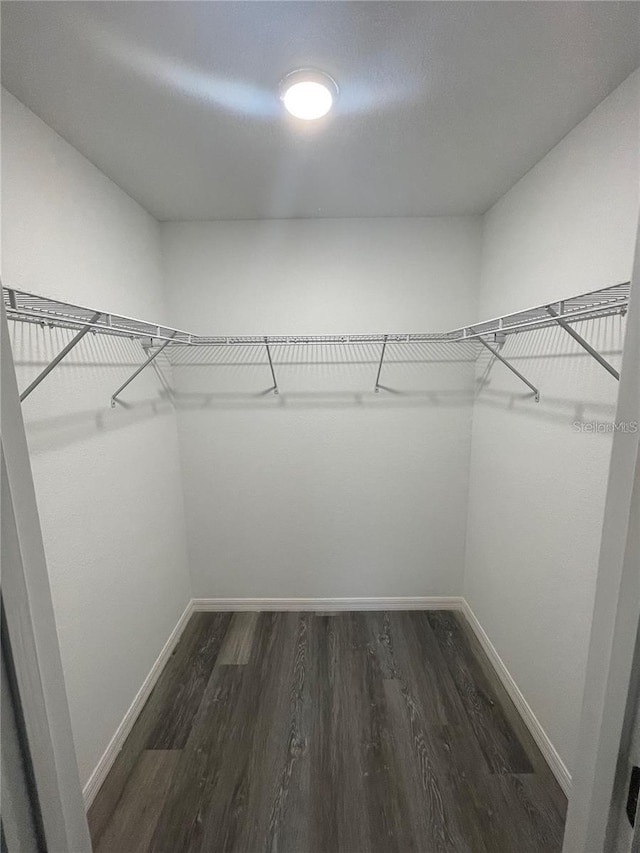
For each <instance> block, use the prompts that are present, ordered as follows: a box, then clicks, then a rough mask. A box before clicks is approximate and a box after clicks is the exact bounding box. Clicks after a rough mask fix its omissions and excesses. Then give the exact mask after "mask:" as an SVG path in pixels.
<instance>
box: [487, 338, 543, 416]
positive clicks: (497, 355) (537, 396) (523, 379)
mask: <svg viewBox="0 0 640 853" xmlns="http://www.w3.org/2000/svg"><path fill="white" fill-rule="evenodd" d="M476 340H478V341H480V343H481V344H482V346H483V347H486V348H487V349H488V350H489V352H490V353H493V355H494V356H495V358H497V359H498V361H501V362H502V363H503V364H504V366H505V367H508V368H509V370H510V371H511V372H512V373H515V375H516V376H517V377H518V379H520V381H521V382H524V384H525V385H528V386H529V388H531V390H532V391H533V399H534V400H535V401H536V403H539V402H540V391H538V389H537V388H536V386H535V385H532V384H531V382H529V380H528V379H527V378H526V377H524V376H523V375H522V374H521V373H520V371H519V370H517V369H516V368H515V367H514V366H513V365H512V364H510V362H508V361H507V359H506V358H505V357H504V356H503V355H500V353H499V352H498V350H497V349H494V348H493V347H492V346H490V344H488V343H487V342H486V341H485V339H484V338H482V337H478V338H476Z"/></svg>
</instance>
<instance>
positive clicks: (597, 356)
mask: <svg viewBox="0 0 640 853" xmlns="http://www.w3.org/2000/svg"><path fill="white" fill-rule="evenodd" d="M559 308H560V312H561V313H562V309H563V305H562V303H560V305H559ZM547 311H548V312H549V314H550V316H551V317H553V319H554V320H555V322H556V323H557V324H558V325H559V326H560V327H561V328H563V329H564V330H565V332H566V333H567V334H568V335H571V337H572V338H573V339H574V341H577V342H578V343H579V344H580V346H581V347H582V349H584V350H586V351H587V352H588V353H589V355H590V356H592V358H595V360H596V361H597V362H598V364H601V365H602V366H603V367H604V369H605V370H606V371H607V372H608V373H610V374H611V375H612V376H613V378H614V379H617V380H618V381H620V374H619V373H618V371H617V370H616V369H615V367H614V366H613V365H612V364H609V362H608V361H607V359H606V358H604V357H603V356H601V355H600V353H599V352H598V351H597V350H596V349H594V348H593V347H592V346H591V344H590V343H589V342H588V341H585V339H584V338H583V337H582V335H579V334H578V332H576V330H575V329H572V328H571V326H570V325H569V324H568V323H567V322H566V321H565V320H564V319H563V318H562V317H561V316H560V314H558V313H556V311H554V309H553V308H552V307H551V306H550V305H547Z"/></svg>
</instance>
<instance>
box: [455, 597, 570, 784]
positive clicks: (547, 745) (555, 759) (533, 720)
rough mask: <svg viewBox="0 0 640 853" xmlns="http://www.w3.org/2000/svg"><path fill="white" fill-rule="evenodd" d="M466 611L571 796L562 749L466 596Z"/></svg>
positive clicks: (544, 752) (479, 640)
mask: <svg viewBox="0 0 640 853" xmlns="http://www.w3.org/2000/svg"><path fill="white" fill-rule="evenodd" d="M462 612H463V614H464V616H465V618H466V620H467V622H468V623H469V625H470V626H471V628H472V630H473V633H474V634H475V635H476V637H477V638H478V642H479V643H480V645H481V646H482V648H483V649H484V651H485V653H486V655H487V657H488V658H489V660H490V661H491V665H492V666H493V668H494V670H495V671H496V674H497V676H498V678H499V679H500V681H501V682H502V684H503V686H504V688H505V690H506V691H507V693H508V694H509V696H510V698H511V701H512V702H513V704H514V705H515V706H516V709H517V711H518V713H519V714H520V716H521V717H522V719H523V721H524V723H525V725H526V726H527V728H528V729H529V731H530V732H531V736H532V737H533V739H534V740H535V742H536V743H537V744H538V748H539V749H540V752H541V753H542V754H543V756H544V758H545V760H546V762H547V764H548V765H549V767H550V768H551V771H552V773H553V775H554V776H555V777H556V779H557V781H558V784H559V785H560V787H561V788H562V790H563V791H564V792H565V794H566V795H567V797H568V796H569V793H570V791H571V774H570V773H569V771H568V769H567V766H566V764H565V763H564V761H563V760H562V759H561V758H560V756H559V754H558V751H557V750H556V748H555V746H554V745H553V743H552V742H551V740H550V738H549V736H548V735H547V733H546V732H545V730H544V729H543V728H542V725H541V723H540V721H539V720H538V718H537V717H536V715H535V714H534V713H533V711H532V709H531V706H530V705H529V703H528V702H527V700H526V699H525V698H524V696H523V695H522V692H521V691H520V688H519V687H518V685H517V684H516V682H515V680H514V678H513V676H512V675H511V673H510V672H509V670H508V669H507V667H506V665H505V663H504V661H503V660H502V658H501V657H500V655H499V654H498V652H497V651H496V648H495V646H494V645H493V643H492V642H491V640H490V639H489V637H488V636H487V634H486V632H485V630H484V628H483V627H482V625H481V624H480V622H479V621H478V618H477V616H476V615H475V613H474V612H473V610H472V609H471V606H470V605H469V603H468V601H467V600H466V599H463V605H462Z"/></svg>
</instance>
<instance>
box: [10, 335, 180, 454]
mask: <svg viewBox="0 0 640 853" xmlns="http://www.w3.org/2000/svg"><path fill="white" fill-rule="evenodd" d="M10 326H11V328H10V334H11V340H12V347H13V354H14V361H15V367H16V374H17V378H18V387H19V388H20V389H23V388H26V387H27V385H28V384H29V383H30V382H31V381H32V380H33V379H34V378H35V377H36V376H37V375H38V374H39V373H40V372H41V371H42V369H43V368H44V367H45V366H46V365H47V364H48V363H49V362H50V361H51V360H52V359H53V358H54V356H55V355H57V353H58V352H60V350H61V349H62V348H63V347H64V346H65V345H66V344H67V343H68V342H69V340H71V338H72V337H73V336H74V334H75V333H74V332H73V331H70V330H67V329H60V328H49V327H41V326H39V325H34V324H31V323H15V322H14V323H10ZM145 358H146V354H145V352H144V350H143V349H142V347H141V346H140V343H139V342H137V341H134V340H130V339H129V338H117V337H109V336H106V335H98V334H95V335H93V334H88V335H86V336H85V337H84V338H83V339H82V341H80V343H79V344H78V345H77V346H76V347H75V348H74V349H73V350H72V351H71V352H70V353H69V355H68V356H67V357H66V358H65V359H64V360H63V361H62V362H60V364H59V365H57V367H56V368H55V369H54V370H53V371H52V372H51V373H50V374H49V375H48V376H47V377H46V378H45V379H44V380H43V382H42V383H41V384H40V385H38V386H37V387H36V388H35V389H34V390H33V392H32V393H31V394H30V395H29V397H27V398H26V399H25V401H24V402H23V404H22V408H23V414H24V418H25V423H26V426H27V434H28V438H29V447H30V448H31V451H32V452H34V453H40V452H46V451H48V450H55V449H58V448H61V447H65V446H68V445H71V444H74V443H76V442H81V441H87V440H91V438H92V437H95V436H97V435H100V434H102V433H105V432H109V431H115V430H122V429H126V428H129V427H132V426H134V425H135V424H138V423H140V422H142V421H145V420H149V419H153V418H157V417H162V416H166V415H168V414H172V413H173V407H172V405H171V402H170V400H169V399H168V396H167V394H166V392H165V390H164V388H163V386H162V384H161V382H160V380H159V378H158V377H157V376H156V374H155V373H154V372H153V371H152V370H147V371H144V372H143V373H142V374H141V375H140V376H139V377H138V378H137V379H136V380H135V382H134V383H132V384H131V386H130V390H129V389H128V391H129V396H128V398H127V400H126V403H125V404H124V405H122V406H118V407H117V408H115V409H114V408H112V407H111V395H112V394H113V392H114V391H115V390H116V388H118V387H119V385H121V384H122V382H123V381H124V380H125V379H126V378H127V376H129V375H130V374H131V373H132V372H133V371H134V370H135V369H136V368H137V367H138V366H139V365H140V364H141V363H142V362H143V361H144V359H145Z"/></svg>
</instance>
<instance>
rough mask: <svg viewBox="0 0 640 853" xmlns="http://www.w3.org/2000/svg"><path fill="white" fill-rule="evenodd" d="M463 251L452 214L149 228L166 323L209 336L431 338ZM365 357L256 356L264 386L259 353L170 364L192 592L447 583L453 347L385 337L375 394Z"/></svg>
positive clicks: (449, 303) (450, 570)
mask: <svg viewBox="0 0 640 853" xmlns="http://www.w3.org/2000/svg"><path fill="white" fill-rule="evenodd" d="M479 248H480V229H479V221H478V220H477V219H471V218H468V219H465V218H463V219H413V220H399V219H395V220H362V221H359V220H315V221H311V220H302V221H290V220H289V221H275V222H274V221H271V222H236V223H173V224H172V223H167V224H164V225H163V249H164V257H165V276H166V283H167V295H168V300H169V304H170V308H171V310H172V312H173V317H174V321H175V322H176V324H177V325H179V326H181V327H184V328H188V329H189V330H193V331H198V332H208V333H216V332H222V333H235V334H256V333H262V334H279V333H284V334H286V333H288V334H296V333H307V334H312V333H315V334H323V333H327V334H331V333H345V332H353V333H355V332H363V333H364V332H371V331H378V332H385V331H388V332H390V331H425V330H434V329H436V330H437V329H443V330H445V329H448V328H451V327H454V326H456V325H457V324H458V323H460V321H461V318H470V317H472V316H473V313H474V311H475V304H474V300H475V291H476V285H477V282H476V276H477V269H478V263H479ZM379 353H380V347H379V346H365V345H363V346H362V347H360V348H358V349H357V350H356V351H354V350H348V349H346V348H341V347H325V348H323V349H322V350H320V349H317V350H316V351H314V352H311V351H310V350H308V349H305V348H304V347H302V346H299V347H293V348H288V349H284V348H280V349H275V350H274V360H275V363H276V364H275V367H276V373H277V377H278V382H279V385H280V395H279V396H278V397H274V396H273V395H271V394H268V393H267V394H266V395H265V394H264V392H265V391H266V390H267V389H268V388H269V386H270V384H271V381H270V373H269V369H268V365H267V361H266V354H265V351H264V348H263V347H260V346H257V347H254V348H246V349H243V350H242V351H235V352H233V353H231V352H230V351H229V350H227V351H224V352H220V353H216V352H215V351H210V352H202V351H201V350H195V351H193V350H192V351H189V352H186V353H185V354H184V356H183V357H182V359H181V360H182V361H183V362H185V363H182V364H181V365H180V366H178V367H174V376H175V378H176V384H177V387H178V389H179V391H180V392H181V396H180V398H179V406H178V409H179V418H178V422H179V430H180V446H181V454H182V465H183V476H184V493H185V506H186V517H187V529H188V541H189V553H190V565H191V570H192V576H193V587H194V595H195V596H196V597H210V596H214V597H218V596H222V597H226V596H229V597H236V596H238V597H240V596H248V597H352V596H353V597H356V596H365V597H366V596H394V595H398V596H409V595H455V594H456V593H459V592H460V589H461V582H462V569H463V559H464V531H465V520H466V495H467V477H468V463H469V438H470V418H471V388H472V380H473V363H472V361H471V359H470V357H469V356H470V350H469V349H468V348H466V349H465V348H460V349H452V348H449V349H447V348H446V346H443V345H439V346H435V345H431V346H429V347H427V346H425V347H422V348H421V349H415V348H412V349H410V348H408V347H403V346H394V347H391V346H390V347H389V348H388V362H387V363H386V364H385V367H384V371H383V375H382V378H381V382H382V384H384V385H387V386H388V387H389V388H391V389H392V390H388V391H387V390H385V391H382V392H381V393H380V394H379V395H375V394H374V393H373V386H374V382H375V376H376V371H377V361H378V358H379ZM310 357H311V358H312V359H313V360H314V361H316V362H317V361H318V360H319V361H320V362H322V363H321V364H320V365H316V366H311V365H309V364H305V363H304V362H305V360H307V361H308V360H309V358H310ZM194 362H201V364H200V366H198V365H197V364H195V363H194Z"/></svg>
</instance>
